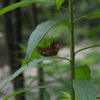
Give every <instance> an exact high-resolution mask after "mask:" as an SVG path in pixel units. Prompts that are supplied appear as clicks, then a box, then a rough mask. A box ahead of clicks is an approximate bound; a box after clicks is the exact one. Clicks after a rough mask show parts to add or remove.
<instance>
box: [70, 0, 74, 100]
mask: <svg viewBox="0 0 100 100" xmlns="http://www.w3.org/2000/svg"><path fill="white" fill-rule="evenodd" d="M69 22H70V23H71V25H72V29H71V34H70V59H71V100H75V92H74V89H73V79H75V71H74V70H75V63H74V62H75V61H74V60H75V59H74V23H73V4H72V0H69Z"/></svg>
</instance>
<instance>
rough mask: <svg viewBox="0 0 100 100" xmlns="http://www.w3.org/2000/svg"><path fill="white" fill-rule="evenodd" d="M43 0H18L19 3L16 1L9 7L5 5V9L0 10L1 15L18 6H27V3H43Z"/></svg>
mask: <svg viewBox="0 0 100 100" xmlns="http://www.w3.org/2000/svg"><path fill="white" fill-rule="evenodd" d="M42 2H43V1H36V0H33V1H23V2H18V3H15V4H12V5H10V6H8V7H5V8H3V9H1V10H0V15H2V14H4V13H6V12H8V11H11V10H13V9H16V8H18V7H22V6H25V5H28V4H32V3H42Z"/></svg>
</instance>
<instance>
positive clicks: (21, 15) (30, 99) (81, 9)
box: [0, 0, 100, 100]
mask: <svg viewBox="0 0 100 100" xmlns="http://www.w3.org/2000/svg"><path fill="white" fill-rule="evenodd" d="M20 1H25V0H0V9H2V8H4V7H6V6H8V5H11V4H13V3H16V2H20ZM51 3H54V0H51ZM63 7H65V8H68V1H67V0H66V1H65V2H64V3H63ZM99 11H100V0H95V2H94V0H79V1H78V0H75V2H74V18H77V17H79V16H82V15H86V14H91V13H94V12H99ZM55 19H58V20H68V13H67V12H66V11H64V10H63V9H60V10H57V9H56V7H55V6H52V4H46V3H43V4H31V5H27V6H24V7H21V8H18V9H15V10H13V11H10V12H8V13H6V14H4V15H2V16H0V86H2V84H3V83H4V82H5V81H6V79H7V78H9V76H10V75H11V74H12V73H14V72H15V71H16V70H17V69H19V68H20V67H21V61H22V59H23V58H24V57H25V52H26V48H27V42H28V39H29V36H30V34H31V33H32V31H33V30H34V29H35V27H36V26H37V25H38V24H39V23H42V22H45V21H48V20H55ZM74 25H75V50H79V49H81V48H84V47H87V46H91V45H97V44H100V18H97V19H82V20H79V21H77V22H75V24H74ZM69 36H70V33H69V29H68V28H66V27H65V26H62V25H60V24H59V25H56V26H55V27H53V28H52V29H51V30H50V31H49V32H48V34H47V35H46V36H45V37H44V38H43V40H45V39H51V38H57V40H58V42H59V46H60V50H59V52H58V56H60V57H68V58H69V55H70V54H69V53H70V52H69V47H70V40H69ZM84 64H86V65H88V66H89V67H90V69H91V80H92V82H93V83H94V84H95V87H96V91H97V96H100V47H97V48H93V49H88V50H84V51H81V52H79V53H78V54H77V55H76V66H79V65H84ZM68 79H70V64H69V62H67V61H64V60H50V61H44V62H41V63H39V64H37V65H35V66H33V67H31V68H29V69H27V70H25V71H24V72H23V73H22V74H20V75H19V76H18V77H17V78H15V79H14V80H13V82H11V83H9V84H8V85H7V86H6V87H5V88H4V89H3V90H2V92H0V100H1V99H2V98H3V97H5V96H7V95H9V94H11V93H13V92H14V91H15V90H17V89H20V88H23V87H24V86H26V87H30V86H39V85H52V86H61V87H66V84H67V82H68ZM63 80H65V81H63ZM68 96H69V95H68V94H66V93H64V92H59V91H54V90H50V89H39V90H32V91H29V92H26V93H23V94H21V95H18V96H17V97H13V98H11V99H9V100H66V98H68ZM64 98H65V99H64Z"/></svg>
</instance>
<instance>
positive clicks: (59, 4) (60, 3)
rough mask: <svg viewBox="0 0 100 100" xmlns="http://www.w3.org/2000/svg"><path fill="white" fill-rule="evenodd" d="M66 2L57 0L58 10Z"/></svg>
mask: <svg viewBox="0 0 100 100" xmlns="http://www.w3.org/2000/svg"><path fill="white" fill-rule="evenodd" d="M64 1H65V0H56V4H57V5H58V6H57V9H58V10H59V8H60V6H61V5H62V4H63V2H64Z"/></svg>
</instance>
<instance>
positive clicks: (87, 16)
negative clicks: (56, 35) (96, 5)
mask: <svg viewBox="0 0 100 100" xmlns="http://www.w3.org/2000/svg"><path fill="white" fill-rule="evenodd" d="M82 18H100V12H97V13H93V14H89V15H84V16H81V17H78V18H76V19H75V20H74V22H75V21H77V20H79V19H82Z"/></svg>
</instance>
